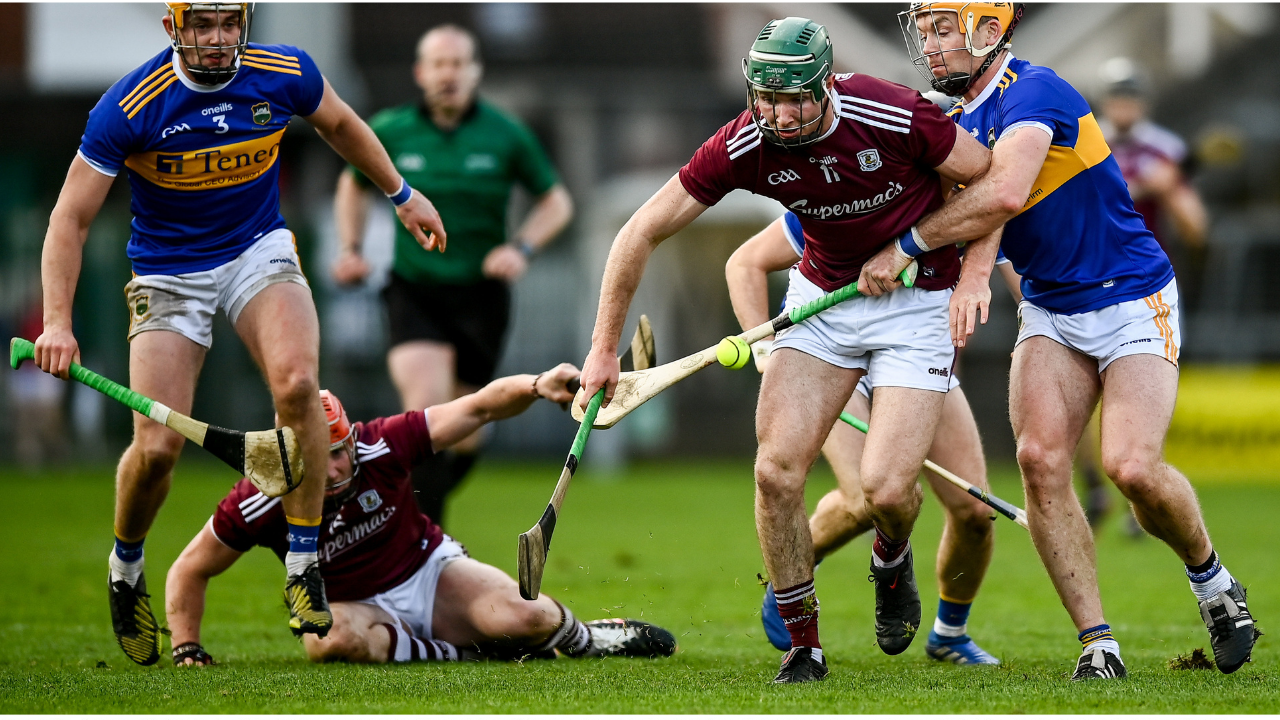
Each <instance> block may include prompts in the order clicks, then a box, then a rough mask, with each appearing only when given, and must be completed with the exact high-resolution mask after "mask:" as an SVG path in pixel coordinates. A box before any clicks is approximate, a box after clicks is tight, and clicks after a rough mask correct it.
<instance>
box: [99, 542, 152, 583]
mask: <svg viewBox="0 0 1280 720" xmlns="http://www.w3.org/2000/svg"><path fill="white" fill-rule="evenodd" d="M144 559H145V558H144V557H140V558H138V559H137V560H136V561H134V562H125V561H124V560H121V559H120V556H119V555H116V551H115V549H114V548H113V549H112V550H111V557H110V558H109V559H108V560H107V565H108V566H109V567H110V568H111V582H118V581H120V580H124V581H125V582H127V583H129V586H130V587H133V586H134V585H137V584H138V578H140V577H142V562H143V560H144Z"/></svg>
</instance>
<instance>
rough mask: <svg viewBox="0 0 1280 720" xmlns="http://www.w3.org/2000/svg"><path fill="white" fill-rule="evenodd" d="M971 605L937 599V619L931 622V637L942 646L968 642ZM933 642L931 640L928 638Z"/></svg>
mask: <svg viewBox="0 0 1280 720" xmlns="http://www.w3.org/2000/svg"><path fill="white" fill-rule="evenodd" d="M972 607H973V603H958V602H951V601H950V600H945V599H943V598H938V617H937V619H936V620H934V621H933V632H932V633H931V634H932V635H934V636H936V639H937V642H938V643H939V644H942V645H949V644H952V643H962V642H968V640H969V628H968V623H969V610H970V608H972ZM930 639H931V640H933V638H930Z"/></svg>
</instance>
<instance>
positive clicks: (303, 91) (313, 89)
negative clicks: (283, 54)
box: [286, 46, 324, 117]
mask: <svg viewBox="0 0 1280 720" xmlns="http://www.w3.org/2000/svg"><path fill="white" fill-rule="evenodd" d="M286 49H287V50H288V51H289V53H290V54H291V55H293V56H294V57H296V58H298V65H299V66H301V68H302V77H301V78H299V79H298V81H297V82H294V83H293V84H292V87H291V90H292V93H291V94H292V98H291V99H292V100H293V109H294V114H295V115H301V116H303V117H306V116H308V115H311V114H312V113H314V112H315V111H316V110H319V109H320V101H321V100H323V99H324V75H323V74H322V73H321V72H320V68H319V67H317V66H316V61H315V60H312V59H311V56H310V55H308V54H307V51H306V50H303V49H302V48H298V47H292V46H286Z"/></svg>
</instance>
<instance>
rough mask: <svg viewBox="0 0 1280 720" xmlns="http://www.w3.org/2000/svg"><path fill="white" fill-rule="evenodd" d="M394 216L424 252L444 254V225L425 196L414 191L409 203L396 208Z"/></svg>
mask: <svg viewBox="0 0 1280 720" xmlns="http://www.w3.org/2000/svg"><path fill="white" fill-rule="evenodd" d="M396 216H397V217H399V218H400V222H401V223H402V224H403V225H404V227H405V229H406V230H408V231H409V233H410V234H412V235H413V237H414V239H416V240H417V241H418V244H419V245H421V246H422V248H423V249H424V250H427V251H431V250H439V251H440V252H444V246H445V240H446V235H445V232H444V223H443V222H441V221H440V213H438V212H436V206H435V205H432V204H431V201H430V200H428V199H427V197H426V196H425V195H423V194H422V193H420V192H418V191H417V190H414V191H413V195H412V196H411V197H410V198H409V202H407V203H405V204H403V205H401V206H400V207H397V208H396Z"/></svg>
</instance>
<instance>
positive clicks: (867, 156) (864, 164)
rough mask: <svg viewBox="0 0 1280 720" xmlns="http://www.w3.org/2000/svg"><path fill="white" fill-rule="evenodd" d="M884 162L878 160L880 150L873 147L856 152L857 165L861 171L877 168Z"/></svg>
mask: <svg viewBox="0 0 1280 720" xmlns="http://www.w3.org/2000/svg"><path fill="white" fill-rule="evenodd" d="M882 165H884V163H882V162H880V151H879V150H876V149H875V148H871V149H870V150H863V151H862V152H860V153H858V167H859V168H860V169H861V170H862V172H871V171H872V170H879V169H880V167H881V166H882Z"/></svg>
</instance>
